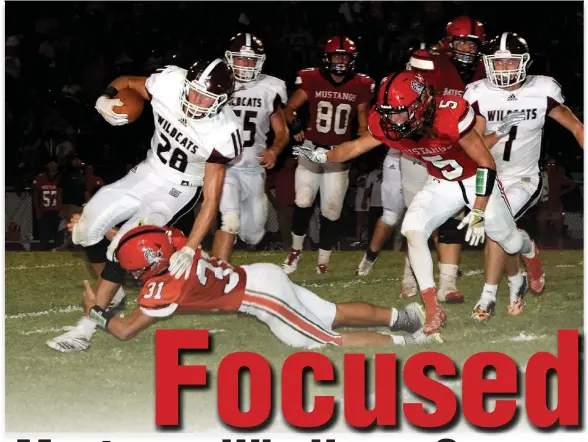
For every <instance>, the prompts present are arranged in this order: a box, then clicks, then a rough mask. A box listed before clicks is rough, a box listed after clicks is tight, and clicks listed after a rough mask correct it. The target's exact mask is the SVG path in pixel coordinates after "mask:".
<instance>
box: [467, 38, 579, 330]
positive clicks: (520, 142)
mask: <svg viewBox="0 0 588 442" xmlns="http://www.w3.org/2000/svg"><path fill="white" fill-rule="evenodd" d="M486 54H487V55H484V65H485V68H486V75H487V79H484V80H479V81H476V82H474V83H471V84H469V85H468V86H467V87H466V90H465V94H464V98H465V99H466V100H467V101H469V102H470V104H471V105H472V107H473V108H474V110H475V111H476V113H477V114H478V115H481V116H482V117H483V118H484V119H485V120H486V122H485V130H484V133H483V135H484V141H485V142H486V144H487V146H488V148H489V149H490V151H491V152H492V155H493V156H494V160H495V162H496V169H497V172H498V178H499V179H500V182H501V183H502V187H503V189H504V193H505V194H506V199H507V201H508V203H509V205H510V208H511V212H512V214H513V216H514V217H515V219H518V218H520V217H521V216H522V215H523V214H524V213H525V212H526V211H527V210H528V209H529V208H530V207H532V206H533V205H534V204H535V203H536V202H537V201H538V199H539V197H540V195H541V188H542V182H541V181H542V180H541V172H540V170H539V157H540V154H541V139H542V134H543V126H544V124H545V118H546V117H550V118H552V119H554V120H555V121H557V122H558V123H559V124H561V125H562V126H563V127H565V128H566V129H568V130H569V131H570V132H572V134H574V136H575V137H576V140H577V141H578V143H579V144H580V147H582V149H583V148H584V125H583V124H582V123H581V122H580V121H579V120H578V119H577V118H576V117H575V116H574V114H573V113H572V111H570V109H569V108H568V107H567V106H565V105H564V104H563V103H564V97H563V95H562V92H561V87H560V85H559V84H558V83H557V81H555V80H554V79H553V78H551V77H546V76H543V75H527V68H528V66H529V64H530V60H531V58H530V55H529V48H528V46H527V43H526V41H525V40H524V39H523V38H521V37H520V36H519V35H517V34H514V33H512V32H504V33H503V34H501V35H498V36H497V37H495V38H494V39H493V40H491V41H490V42H489V43H488V46H487V51H486ZM535 253H539V252H538V250H537V247H536V246H534V250H533V251H532V252H531V254H530V255H528V256H525V255H522V257H523V260H524V261H525V264H526V267H527V272H528V278H529V281H527V275H523V274H522V273H521V271H520V267H519V257H518V255H507V254H506V252H504V250H503V249H502V248H501V247H500V246H499V245H498V244H496V243H495V242H494V241H492V240H490V238H488V243H487V244H486V254H485V256H486V266H485V267H486V275H485V285H484V290H483V292H482V296H481V298H480V300H479V301H478V303H477V304H476V306H475V308H474V312H473V314H472V316H473V317H474V318H475V319H477V320H480V321H485V320H488V319H489V318H490V317H491V315H492V313H493V311H494V308H495V303H496V292H497V289H498V283H499V281H500V278H501V276H502V269H503V267H504V271H505V273H506V276H507V277H508V285H509V292H510V305H509V307H508V309H507V311H508V313H509V314H511V315H518V314H519V313H520V312H521V311H522V309H523V305H524V303H523V295H524V294H525V291H526V289H527V285H529V286H530V288H531V291H533V292H535V293H540V292H541V291H542V290H543V287H544V285H545V276H544V273H543V270H542V269H541V268H538V267H537V266H533V265H531V262H530V260H529V258H531V257H533V256H534V254H535ZM536 267H537V268H536Z"/></svg>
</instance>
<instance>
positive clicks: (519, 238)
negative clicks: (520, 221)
mask: <svg viewBox="0 0 588 442" xmlns="http://www.w3.org/2000/svg"><path fill="white" fill-rule="evenodd" d="M498 243H499V244H500V246H501V247H502V248H503V249H504V251H505V252H506V253H508V254H509V255H512V254H513V253H518V252H519V251H520V250H521V248H522V247H523V235H522V234H521V232H520V230H518V229H515V230H514V231H513V232H512V233H511V234H510V236H509V237H508V238H506V239H505V240H504V241H499V242H498Z"/></svg>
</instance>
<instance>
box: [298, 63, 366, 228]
mask: <svg viewBox="0 0 588 442" xmlns="http://www.w3.org/2000/svg"><path fill="white" fill-rule="evenodd" d="M296 85H298V87H299V88H300V89H302V90H304V92H305V93H306V96H307V97H308V103H309V113H310V117H309V120H308V125H307V128H306V130H305V131H304V137H305V141H304V143H305V144H310V145H312V146H321V147H330V146H335V145H338V144H341V143H344V142H346V141H350V140H352V139H354V138H355V136H356V134H355V133H353V132H352V130H351V122H352V121H353V120H354V119H355V118H356V117H357V107H358V105H360V104H362V103H369V102H370V101H371V99H372V96H373V93H374V89H375V83H374V81H373V80H372V79H371V78H370V77H368V76H367V75H363V74H354V75H352V76H350V77H349V78H348V79H347V80H344V81H343V82H342V83H339V84H337V83H335V82H334V81H333V80H332V79H331V76H330V75H329V74H324V73H323V72H322V70H321V69H319V68H309V69H303V70H301V71H299V72H298V76H297V77H296ZM348 173H349V171H348V169H347V168H346V167H345V166H344V165H342V164H324V165H318V164H314V163H311V162H310V161H308V160H306V159H304V158H300V159H299V160H298V168H297V169H296V205H297V206H298V207H310V206H312V204H313V202H314V199H315V198H316V194H317V192H318V191H319V188H320V191H321V213H322V214H323V216H325V217H326V218H328V219H330V220H333V221H335V220H337V219H339V216H340V214H341V209H342V208H343V201H344V199H345V192H346V191H347V186H348V184H349V177H348Z"/></svg>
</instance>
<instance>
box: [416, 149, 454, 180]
mask: <svg viewBox="0 0 588 442" xmlns="http://www.w3.org/2000/svg"><path fill="white" fill-rule="evenodd" d="M421 158H422V159H423V160H425V161H428V162H429V163H431V164H432V165H433V166H435V167H436V168H437V169H439V170H441V174H442V175H443V176H444V177H445V179H447V180H449V181H453V180H456V179H458V178H459V177H460V176H462V175H463V167H461V166H460V165H459V163H458V162H457V161H455V160H444V159H443V157H442V156H441V155H434V156H430V157H421ZM448 167H450V168H451V169H450V170H448V169H447V168H448Z"/></svg>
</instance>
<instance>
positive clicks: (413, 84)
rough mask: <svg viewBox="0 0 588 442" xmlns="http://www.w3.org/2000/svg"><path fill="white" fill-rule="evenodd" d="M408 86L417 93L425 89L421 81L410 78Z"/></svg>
mask: <svg viewBox="0 0 588 442" xmlns="http://www.w3.org/2000/svg"><path fill="white" fill-rule="evenodd" d="M410 86H411V87H412V90H413V91H415V92H416V93H417V94H419V95H420V94H422V93H423V91H424V90H425V85H424V84H423V83H420V82H418V81H416V80H412V82H411V83H410Z"/></svg>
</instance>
